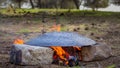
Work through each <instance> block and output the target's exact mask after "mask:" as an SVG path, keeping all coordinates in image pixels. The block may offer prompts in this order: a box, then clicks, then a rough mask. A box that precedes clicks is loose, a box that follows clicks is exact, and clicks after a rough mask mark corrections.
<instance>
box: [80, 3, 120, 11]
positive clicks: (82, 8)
mask: <svg viewBox="0 0 120 68" xmlns="http://www.w3.org/2000/svg"><path fill="white" fill-rule="evenodd" d="M80 10H91V8H87V7H84V6H80ZM98 10H99V11H112V12H120V6H116V5H113V4H110V5H109V6H108V7H106V8H99V9H98Z"/></svg>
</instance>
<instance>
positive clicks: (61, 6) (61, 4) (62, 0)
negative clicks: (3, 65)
mask: <svg viewBox="0 0 120 68" xmlns="http://www.w3.org/2000/svg"><path fill="white" fill-rule="evenodd" d="M63 3H64V0H61V2H60V8H63Z"/></svg>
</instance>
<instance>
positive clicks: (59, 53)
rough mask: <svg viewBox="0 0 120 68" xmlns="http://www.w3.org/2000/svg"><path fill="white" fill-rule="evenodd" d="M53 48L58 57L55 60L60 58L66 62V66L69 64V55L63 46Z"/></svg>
mask: <svg viewBox="0 0 120 68" xmlns="http://www.w3.org/2000/svg"><path fill="white" fill-rule="evenodd" d="M51 48H52V49H53V50H54V51H55V52H56V55H55V56H53V57H54V58H56V57H57V56H58V57H59V58H60V59H61V60H63V61H65V64H68V61H67V59H68V58H69V54H68V53H67V52H65V51H64V50H63V49H62V47H61V46H52V47H51Z"/></svg>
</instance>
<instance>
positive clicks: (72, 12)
mask: <svg viewBox="0 0 120 68" xmlns="http://www.w3.org/2000/svg"><path fill="white" fill-rule="evenodd" d="M15 10H16V13H15V14H10V13H9V12H7V9H0V13H1V14H6V15H21V14H25V13H26V12H30V13H42V12H46V13H47V14H49V15H56V11H57V13H58V14H61V13H63V14H64V15H70V16H71V15H72V16H116V15H117V16H119V15H120V12H106V11H95V12H93V11H90V10H89V11H88V10H87V11H86V10H77V9H71V10H69V9H15Z"/></svg>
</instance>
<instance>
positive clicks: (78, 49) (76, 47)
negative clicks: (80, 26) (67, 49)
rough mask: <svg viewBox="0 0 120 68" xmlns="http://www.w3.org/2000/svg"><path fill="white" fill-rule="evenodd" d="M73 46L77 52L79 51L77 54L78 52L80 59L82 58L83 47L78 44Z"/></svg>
mask: <svg viewBox="0 0 120 68" xmlns="http://www.w3.org/2000/svg"><path fill="white" fill-rule="evenodd" d="M73 48H74V50H75V53H76V51H79V52H78V53H77V54H78V59H79V60H82V54H81V52H80V51H81V48H80V47H78V46H73Z"/></svg>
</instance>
